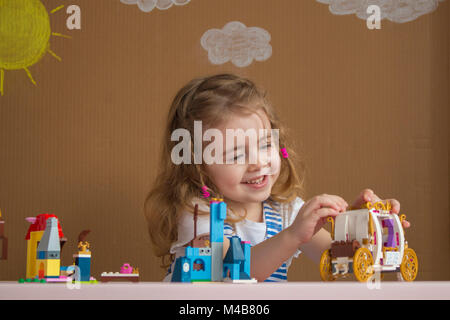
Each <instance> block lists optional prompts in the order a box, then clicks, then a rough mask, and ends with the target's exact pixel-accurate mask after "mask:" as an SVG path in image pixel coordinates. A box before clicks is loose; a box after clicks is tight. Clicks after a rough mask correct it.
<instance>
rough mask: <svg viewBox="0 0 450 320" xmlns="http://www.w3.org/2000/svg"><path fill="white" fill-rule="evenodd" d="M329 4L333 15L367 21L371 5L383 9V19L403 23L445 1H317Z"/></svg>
mask: <svg viewBox="0 0 450 320" xmlns="http://www.w3.org/2000/svg"><path fill="white" fill-rule="evenodd" d="M316 1H318V2H321V3H325V4H328V6H329V8H330V11H331V12H332V13H333V14H337V15H344V14H356V16H357V17H358V18H360V19H364V20H366V19H367V18H368V16H369V14H367V12H366V10H367V7H368V6H370V5H377V6H379V7H380V9H381V19H388V20H390V21H393V22H398V23H403V22H408V21H412V20H415V19H417V18H418V17H420V16H422V15H424V14H427V13H430V12H432V11H434V10H435V9H436V8H437V7H438V4H439V2H442V1H444V0H316Z"/></svg>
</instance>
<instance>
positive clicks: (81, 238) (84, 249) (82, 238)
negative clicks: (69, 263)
mask: <svg viewBox="0 0 450 320" xmlns="http://www.w3.org/2000/svg"><path fill="white" fill-rule="evenodd" d="M89 232H91V230H83V231H81V232H80V234H79V235H78V253H80V254H88V255H90V254H91V251H90V250H89V248H90V244H89V242H87V241H86V237H87V235H88V234H89Z"/></svg>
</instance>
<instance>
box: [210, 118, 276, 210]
mask: <svg viewBox="0 0 450 320" xmlns="http://www.w3.org/2000/svg"><path fill="white" fill-rule="evenodd" d="M217 129H219V130H220V131H221V132H222V137H223V151H224V155H223V164H216V163H214V164H210V165H206V168H205V170H206V172H207V174H208V175H209V177H210V179H211V180H212V181H213V183H214V184H215V185H216V187H217V188H218V189H219V190H220V192H221V193H222V194H223V196H224V197H225V198H226V199H228V200H231V201H233V202H238V203H243V204H244V203H253V202H262V201H264V200H266V199H267V198H268V197H269V196H270V193H271V190H272V186H273V185H274V183H275V181H276V180H277V178H278V176H279V174H280V166H281V159H280V155H279V152H278V148H279V147H278V145H277V143H278V139H277V136H274V137H271V134H270V133H271V129H272V128H271V125H270V121H269V119H268V118H267V116H266V114H265V112H264V111H262V110H258V111H257V112H256V113H251V114H249V115H241V114H233V116H231V117H230V118H229V120H228V121H226V122H224V123H222V125H221V126H218V127H217ZM227 129H233V131H234V133H236V134H235V137H232V138H231V139H229V140H234V141H231V142H230V141H228V148H227V141H226V140H227V139H226V130H227ZM249 129H250V130H249ZM263 129H266V130H267V136H264V135H262V134H261V133H260V132H262V131H260V130H263ZM247 130H249V131H247ZM250 131H253V132H256V139H249V136H248V135H247V136H246V135H245V132H250ZM238 137H241V139H239V138H238ZM244 137H245V144H243V140H244V139H243V138H244ZM255 140H256V145H253V146H252V145H251V144H255ZM230 144H232V147H235V150H236V151H234V150H233V148H232V147H231V148H230ZM250 153H251V154H250ZM252 156H253V157H252ZM244 160H245V161H244ZM231 161H232V163H231V164H227V162H231Z"/></svg>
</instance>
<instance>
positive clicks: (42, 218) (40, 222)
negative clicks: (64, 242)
mask: <svg viewBox="0 0 450 320" xmlns="http://www.w3.org/2000/svg"><path fill="white" fill-rule="evenodd" d="M48 218H56V219H58V217H57V216H55V215H54V214H48V213H43V214H38V215H37V216H36V221H35V222H34V223H33V224H31V225H30V227H29V228H28V232H27V235H26V237H25V240H30V232H33V231H44V230H45V226H46V221H47V219H48ZM58 231H59V238H60V239H61V238H64V234H63V232H62V229H61V225H60V224H59V219H58Z"/></svg>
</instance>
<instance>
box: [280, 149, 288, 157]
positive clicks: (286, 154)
mask: <svg viewBox="0 0 450 320" xmlns="http://www.w3.org/2000/svg"><path fill="white" fill-rule="evenodd" d="M281 154H282V155H283V158H287V157H289V155H288V153H287V151H286V148H282V149H281Z"/></svg>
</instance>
